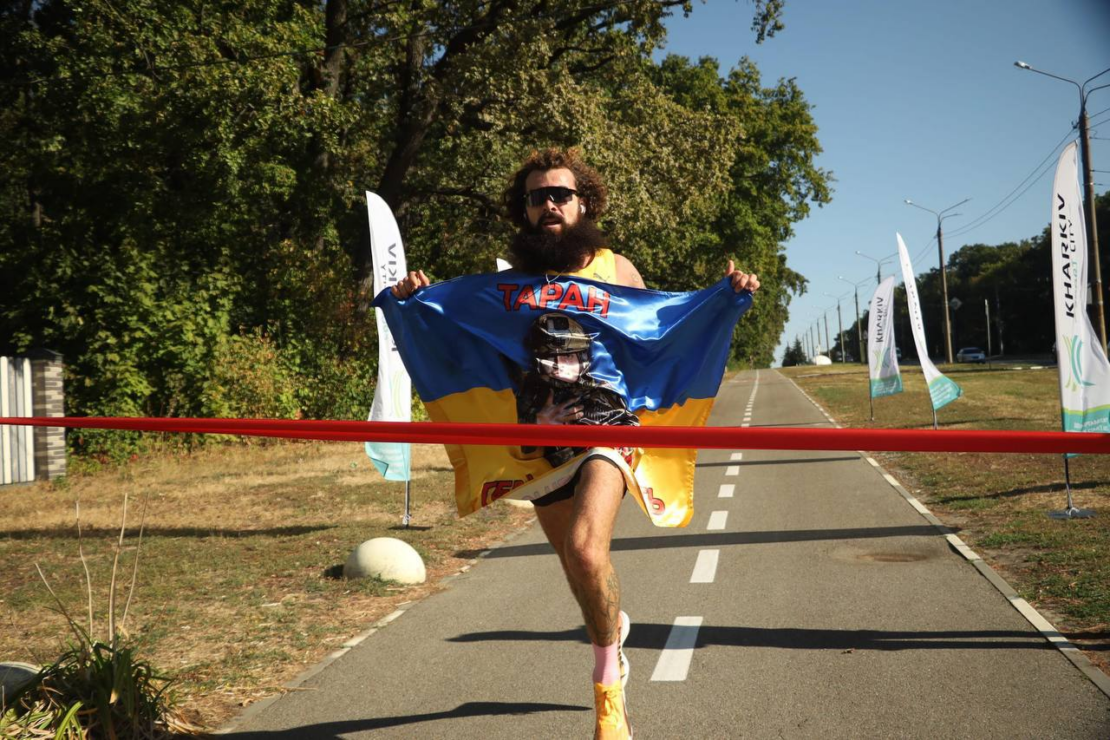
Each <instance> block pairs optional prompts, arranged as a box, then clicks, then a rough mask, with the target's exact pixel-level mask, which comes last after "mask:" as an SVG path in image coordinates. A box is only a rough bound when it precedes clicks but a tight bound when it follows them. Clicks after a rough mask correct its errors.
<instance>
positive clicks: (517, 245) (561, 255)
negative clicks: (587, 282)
mask: <svg viewBox="0 0 1110 740" xmlns="http://www.w3.org/2000/svg"><path fill="white" fill-rule="evenodd" d="M605 246H608V240H607V239H606V238H605V235H604V234H602V233H601V230H600V229H599V228H597V224H595V223H594V222H593V221H591V220H590V219H588V218H582V219H579V221H578V223H577V224H575V225H574V226H572V227H569V228H565V229H564V230H563V232H562V233H559V234H551V233H548V232H545V231H541V230H539V228H533V227H529V228H528V229H527V230H523V231H520V232H519V233H518V234H517V235H516V236H514V237H513V241H512V244H510V245H509V260H510V262H512V265H513V267H515V268H516V269H518V270H523V271H524V272H531V273H538V274H543V273H545V272H575V271H577V270H580V269H581V268H582V267H583V266H584V265H586V264H588V263H589V261H590V259H592V258H593V256H594V255H595V254H597V251H598V250H599V249H601V248H602V247H605Z"/></svg>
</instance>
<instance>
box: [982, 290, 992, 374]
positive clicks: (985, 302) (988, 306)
mask: <svg viewBox="0 0 1110 740" xmlns="http://www.w3.org/2000/svg"><path fill="white" fill-rule="evenodd" d="M983 308H984V309H985V310H986V312H987V367H990V366H991V302H990V301H989V300H988V299H986V298H984V299H983Z"/></svg>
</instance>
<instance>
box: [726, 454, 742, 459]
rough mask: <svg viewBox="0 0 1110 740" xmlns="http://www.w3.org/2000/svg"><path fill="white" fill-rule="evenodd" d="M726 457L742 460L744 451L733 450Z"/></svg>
mask: <svg viewBox="0 0 1110 740" xmlns="http://www.w3.org/2000/svg"><path fill="white" fill-rule="evenodd" d="M728 459H729V460H743V459H744V453H743V452H734V453H732V454H731V455H730V456H729V458H728Z"/></svg>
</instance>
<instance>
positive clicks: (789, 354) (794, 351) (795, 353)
mask: <svg viewBox="0 0 1110 740" xmlns="http://www.w3.org/2000/svg"><path fill="white" fill-rule="evenodd" d="M805 364H806V351H805V350H804V349H802V340H800V339H795V340H794V344H791V345H788V346H787V348H786V351H785V352H783V353H782V366H783V367H794V366H795V365H805Z"/></svg>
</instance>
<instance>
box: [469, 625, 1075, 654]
mask: <svg viewBox="0 0 1110 740" xmlns="http://www.w3.org/2000/svg"><path fill="white" fill-rule="evenodd" d="M671 627H672V625H669V624H644V623H640V622H635V621H633V624H632V632H631V633H630V634H629V636H628V641H627V642H626V643H625V646H626V647H629V648H644V649H648V650H662V649H663V646H664V645H666V643H667V636H668V635H669V634H670V633H671ZM499 641H506V642H529V641H542V642H564V641H573V642H581V643H583V644H586V643H589V638H588V637H587V636H586V630H585V628H582V627H579V628H576V629H571V630H561V631H558V632H533V631H529V630H501V631H493V632H470V633H465V634H461V635H459V636H457V637H452V638H450V639H449V640H448V642H499ZM710 646H724V647H765V648H782V649H786V650H842V651H853V650H1015V649H1017V650H1053V649H1054V648H1053V647H1052V645H1050V644H1049V642H1048V641H1047V640H1046V639H1044V638H1043V637H1041V635H1040V633H1038V632H1023V631H1020V630H937V631H925V630H917V631H890V630H834V629H829V630H825V629H801V628H796V627H787V628H782V629H770V628H766V627H715V626H712V625H709V626H703V627H702V628H701V629H699V630H698V641H697V644H696V645H695V648H703V647H710Z"/></svg>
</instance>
